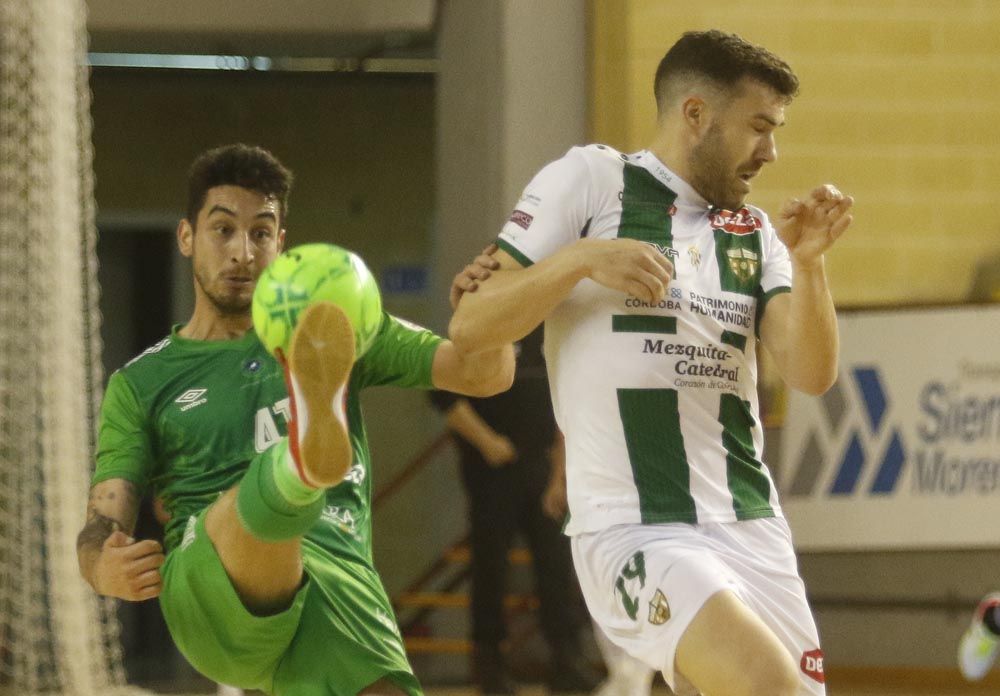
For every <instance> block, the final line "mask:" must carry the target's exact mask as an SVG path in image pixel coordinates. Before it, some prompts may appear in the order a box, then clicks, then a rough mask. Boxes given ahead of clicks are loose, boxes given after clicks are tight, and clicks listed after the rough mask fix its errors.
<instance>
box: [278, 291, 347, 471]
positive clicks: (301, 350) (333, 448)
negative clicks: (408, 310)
mask: <svg viewBox="0 0 1000 696" xmlns="http://www.w3.org/2000/svg"><path fill="white" fill-rule="evenodd" d="M287 357H288V373H289V376H290V379H291V382H292V384H290V385H289V391H293V390H294V394H293V398H292V402H293V404H292V408H293V421H295V423H296V434H297V438H296V439H297V442H296V443H295V444H297V447H296V449H297V450H298V451H297V453H295V455H297V456H296V463H297V464H298V465H299V470H300V473H301V474H302V475H303V477H304V478H306V479H307V481H306V482H307V483H309V484H311V485H314V486H316V487H317V488H329V487H330V486H334V485H336V484H338V483H340V482H341V481H342V480H343V479H344V476H346V475H347V472H348V471H350V468H351V464H352V460H353V457H354V451H353V449H352V447H351V438H350V434H349V433H348V432H347V428H346V420H347V417H346V415H344V412H345V403H344V401H345V398H346V387H347V380H348V378H349V377H350V375H351V368H352V367H353V366H354V330H353V329H352V327H351V322H350V321H349V320H348V319H347V316H346V315H345V314H344V312H343V311H342V310H341V309H340V308H339V307H337V306H336V305H334V304H331V303H329V302H318V303H316V304H313V305H310V306H309V307H307V308H306V309H305V310H304V311H303V312H302V314H301V315H299V321H298V323H297V325H296V327H295V332H294V333H293V334H292V340H291V342H290V344H289V346H288V356H287ZM293 385H294V386H293ZM338 413H340V414H341V415H342V416H343V419H344V420H343V422H342V421H341V420H340V419H339V418H338V417H337V414H338Z"/></svg>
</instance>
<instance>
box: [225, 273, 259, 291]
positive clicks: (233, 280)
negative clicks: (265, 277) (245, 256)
mask: <svg viewBox="0 0 1000 696" xmlns="http://www.w3.org/2000/svg"><path fill="white" fill-rule="evenodd" d="M222 279H223V280H224V281H226V284H227V285H229V286H231V287H234V288H249V287H253V283H254V280H253V276H246V275H227V276H222Z"/></svg>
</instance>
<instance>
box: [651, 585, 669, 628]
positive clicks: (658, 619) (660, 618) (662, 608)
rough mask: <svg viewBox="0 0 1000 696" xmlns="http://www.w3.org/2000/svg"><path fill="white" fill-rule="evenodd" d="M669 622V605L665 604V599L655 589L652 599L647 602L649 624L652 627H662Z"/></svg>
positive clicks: (660, 592) (658, 590)
mask: <svg viewBox="0 0 1000 696" xmlns="http://www.w3.org/2000/svg"><path fill="white" fill-rule="evenodd" d="M668 621H670V605H669V604H667V597H666V595H664V594H663V592H662V591H661V590H660V589H659V588H657V590H656V593H655V594H654V595H653V599H651V600H650V602H649V623H651V624H653V625H654V626H662V625H663V624H665V623H667V622H668Z"/></svg>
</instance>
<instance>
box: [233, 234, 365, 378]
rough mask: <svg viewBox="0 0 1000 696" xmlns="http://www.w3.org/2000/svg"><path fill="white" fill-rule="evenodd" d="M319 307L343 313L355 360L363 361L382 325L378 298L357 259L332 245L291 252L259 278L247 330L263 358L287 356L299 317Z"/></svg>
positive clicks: (281, 257) (314, 246)
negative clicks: (325, 305)
mask: <svg viewBox="0 0 1000 696" xmlns="http://www.w3.org/2000/svg"><path fill="white" fill-rule="evenodd" d="M322 301H326V302H332V303H334V304H335V305H337V306H338V307H340V308H341V309H342V310H344V314H346V315H347V318H348V319H349V320H350V322H351V326H352V327H353V328H354V355H355V358H360V357H361V356H362V355H364V354H365V351H367V350H368V348H369V346H371V344H372V341H373V340H374V339H375V334H376V333H377V332H378V327H379V323H380V322H381V321H382V296H381V295H380V294H379V290H378V285H377V284H376V283H375V278H373V277H372V274H371V272H370V271H369V270H368V267H367V266H365V262H364V261H362V260H361V257H359V256H358V255H357V254H354V253H352V252H350V251H347V249H342V248H341V247H338V246H335V245H333V244H303V245H301V246H297V247H293V248H292V249H289V250H288V251H286V252H284V253H283V254H281V255H280V256H278V258H276V259H275V260H274V262H273V263H271V265H270V266H268V267H267V268H266V269H264V272H263V273H261V275H260V278H259V279H258V280H257V288H256V289H255V290H254V293H253V326H254V329H255V330H256V331H257V335H258V336H259V337H260V340H261V342H262V343H263V344H264V347H265V348H267V350H268V352H270V353H271V354H272V355H274V354H275V350H277V349H279V348H280V349H281V351H282V352H283V353H287V351H288V343H289V340H290V339H291V337H292V331H293V330H294V329H295V323H296V321H297V320H298V316H299V313H300V312H301V311H302V310H304V309H305V308H306V307H308V306H309V305H310V304H312V303H313V302H322Z"/></svg>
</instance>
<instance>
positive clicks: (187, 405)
mask: <svg viewBox="0 0 1000 696" xmlns="http://www.w3.org/2000/svg"><path fill="white" fill-rule="evenodd" d="M207 391H208V390H207V389H188V390H187V391H186V392H184V393H183V394H181V395H180V396H178V397H177V398H176V399H174V403H176V404H180V405H181V410H182V411H189V410H191V409H192V408H194V407H195V406H201V405H202V404H203V403H205V402H206V401H208V398H207V397H206V396H205V393H206V392H207Z"/></svg>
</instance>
